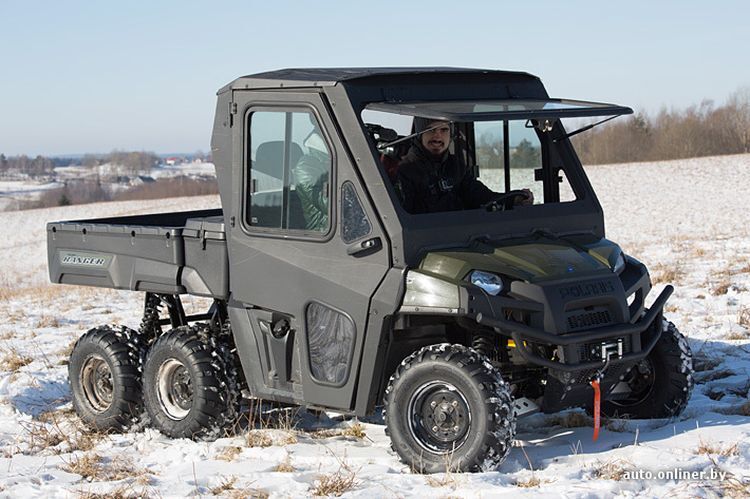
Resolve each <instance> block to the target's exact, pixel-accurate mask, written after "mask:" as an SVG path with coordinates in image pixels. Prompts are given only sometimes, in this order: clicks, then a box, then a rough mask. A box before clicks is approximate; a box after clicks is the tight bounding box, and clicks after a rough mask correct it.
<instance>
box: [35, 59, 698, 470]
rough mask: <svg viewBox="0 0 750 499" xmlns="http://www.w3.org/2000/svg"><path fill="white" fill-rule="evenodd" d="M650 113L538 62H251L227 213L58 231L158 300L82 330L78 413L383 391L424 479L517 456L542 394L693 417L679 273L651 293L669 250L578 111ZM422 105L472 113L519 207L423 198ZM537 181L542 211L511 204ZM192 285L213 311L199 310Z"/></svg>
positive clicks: (198, 423) (223, 114) (61, 240)
mask: <svg viewBox="0 0 750 499" xmlns="http://www.w3.org/2000/svg"><path fill="white" fill-rule="evenodd" d="M628 113H632V110H631V109H629V108H626V107H621V106H615V105H611V104H603V103H593V102H584V101H574V100H561V99H552V98H549V97H548V95H547V92H546V91H545V89H544V87H543V85H542V83H541V81H540V80H539V79H538V78H537V77H535V76H532V75H530V74H526V73H519V72H506V71H486V70H471V69H453V68H421V69H405V68H387V69H290V70H282V71H276V72H270V73H263V74H256V75H252V76H246V77H242V78H238V79H237V80H235V81H233V82H232V83H230V84H229V85H227V86H225V87H224V88H222V89H221V90H219V92H218V104H217V107H216V119H215V123H214V129H213V137H212V155H213V161H214V163H215V165H216V174H217V177H218V182H219V189H220V197H221V204H222V208H221V209H215V210H209V211H191V212H181V213H169V214H154V215H146V216H132V217H119V218H109V219H96V220H82V221H62V222H53V223H49V224H48V225H47V234H48V250H49V251H48V259H49V272H50V278H51V280H52V281H53V282H56V283H64V284H76V285H88V286H100V287H109V288H116V289H127V290H133V291H142V292H144V293H145V300H144V301H145V307H144V313H143V318H142V320H141V323H140V326H139V327H138V328H137V329H131V328H128V327H124V326H101V327H97V328H95V329H92V330H90V331H89V332H87V333H86V334H85V335H83V336H82V337H81V338H80V339H79V340H78V342H77V344H76V346H75V348H74V350H73V352H72V354H71V359H70V364H69V374H70V384H71V389H72V392H73V405H74V407H75V410H76V411H77V413H78V414H79V415H80V417H81V418H82V419H83V420H84V421H86V422H87V423H88V424H91V425H93V426H96V427H97V428H99V429H115V430H119V429H123V428H126V427H127V426H128V425H130V424H131V423H132V422H134V421H135V420H137V419H138V418H141V417H146V416H144V409H145V413H147V417H148V420H149V421H150V424H151V425H153V426H154V427H155V428H157V429H159V430H160V431H162V432H163V433H165V434H166V435H170V436H173V437H188V438H215V437H217V436H221V435H222V432H223V431H224V430H225V429H226V428H227V427H228V426H230V425H232V424H233V422H234V421H235V420H236V418H237V416H238V414H239V407H240V401H241V399H242V394H243V393H244V394H245V395H247V396H250V397H257V398H261V399H264V400H269V401H276V402H280V403H290V404H299V405H304V406H309V407H315V408H321V409H329V410H335V411H339V412H342V413H348V414H353V415H357V416H365V415H367V414H370V413H372V412H373V411H374V410H375V408H376V406H380V405H382V406H383V409H384V410H383V413H384V419H385V425H386V432H387V433H388V435H390V438H391V439H392V443H393V448H394V450H395V451H396V453H397V454H398V455H399V456H400V458H401V459H402V460H403V461H404V462H405V463H407V464H408V465H410V466H411V467H413V468H414V469H416V470H420V471H424V472H435V471H439V470H444V469H445V468H446V466H448V465H450V466H451V467H452V468H457V469H461V470H487V469H492V468H495V467H497V465H498V464H499V463H500V462H501V461H502V460H503V459H504V458H505V456H506V455H507V454H508V452H509V450H510V447H511V442H512V440H513V437H514V434H515V422H516V418H517V417H520V416H522V415H524V414H527V413H530V412H534V411H538V410H542V411H544V412H553V411H558V410H561V409H563V408H567V407H576V406H580V407H584V408H587V409H588V410H589V411H592V412H597V411H598V410H599V409H601V412H602V413H603V414H605V415H610V416H616V415H622V416H625V415H627V416H630V417H635V418H666V417H672V416H675V415H677V414H679V413H680V412H681V411H682V410H683V409H684V408H685V406H686V404H687V401H688V398H689V396H690V392H691V388H692V379H691V372H692V360H691V352H690V349H689V347H688V344H687V342H686V340H685V339H684V338H683V336H682V335H681V334H680V333H679V332H678V331H677V329H676V328H675V326H674V325H672V324H671V323H669V322H668V321H666V320H665V319H664V318H663V316H662V309H663V307H664V304H665V302H666V300H667V298H668V297H669V295H670V294H671V293H672V287H671V286H666V287H665V288H664V289H663V291H661V293H660V294H659V295H658V296H657V297H656V298H653V299H649V303H650V306H649V307H646V305H647V295H648V294H649V291H650V289H651V283H650V279H649V275H648V272H647V270H646V267H645V266H644V265H643V264H641V263H640V262H639V261H637V260H636V259H634V258H632V257H630V256H628V255H625V254H624V253H623V252H622V250H621V249H620V248H619V247H618V246H617V245H616V244H615V243H613V242H611V241H608V240H607V239H606V238H605V230H604V216H603V213H602V209H601V206H600V204H599V202H598V201H597V198H596V195H595V193H594V191H593V190H592V187H591V185H590V184H589V182H588V180H587V178H586V175H585V173H584V170H583V168H582V167H581V164H580V162H579V160H578V158H577V156H576V154H575V151H574V149H573V147H572V145H571V142H570V140H569V137H570V136H571V135H572V134H573V133H576V132H577V131H578V130H576V131H574V132H569V131H566V129H565V127H564V126H563V122H562V121H563V120H565V119H566V118H577V119H580V118H588V119H589V120H590V119H591V118H590V117H602V116H616V115H621V114H628ZM414 117H421V118H426V119H427V120H433V121H435V120H439V121H445V122H450V123H451V131H452V134H453V135H452V140H451V146H450V147H451V150H450V153H451V154H453V155H455V156H456V157H457V158H458V160H460V161H461V164H462V165H463V167H464V168H466V169H468V171H469V172H470V175H472V177H474V178H477V179H479V180H480V181H481V182H482V183H484V184H485V185H486V186H487V187H489V188H490V189H492V190H493V191H495V192H497V193H498V198H497V200H496V201H493V202H491V203H487V204H486V205H483V206H481V207H479V208H476V209H464V210H452V211H443V212H432V213H421V214H412V213H409V212H408V211H407V210H405V209H404V208H403V207H402V199H401V197H400V190H399V189H398V188H396V185H398V178H399V172H398V168H399V162H400V160H401V158H402V157H403V156H404V155H405V154H406V151H407V150H408V148H409V146H410V144H413V141H416V140H419V134H418V132H417V130H416V129H415V128H414V124H413V122H414ZM566 124H568V122H566ZM415 132H417V133H415ZM394 179H396V181H395V182H394ZM446 188H448V189H449V188H450V186H448V187H446ZM520 189H528V190H531V191H532V192H533V193H534V202H533V204H531V203H525V204H518V205H515V206H514V205H513V203H508V202H506V201H507V200H508V199H510V198H511V197H513V196H516V195H518V194H519V193H522V192H524V191H520ZM184 294H190V295H198V296H203V297H210V298H212V299H213V305H212V306H211V307H210V309H209V310H208V311H207V312H206V313H203V314H199V315H193V316H191V315H187V314H186V313H185V311H184V309H183V306H182V303H181V301H180V296H181V295H184ZM595 392H596V393H600V394H601V401H602V402H601V406H599V404H598V403H595V395H594V394H595Z"/></svg>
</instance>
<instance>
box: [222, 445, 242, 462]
mask: <svg viewBox="0 0 750 499" xmlns="http://www.w3.org/2000/svg"><path fill="white" fill-rule="evenodd" d="M240 453H242V447H237V446H236V445H230V446H227V447H224V448H223V449H222V451H221V452H219V454H218V455H217V456H216V459H220V460H222V461H234V460H235V459H237V456H239V455H240Z"/></svg>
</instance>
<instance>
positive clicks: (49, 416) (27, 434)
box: [20, 409, 107, 454]
mask: <svg viewBox="0 0 750 499" xmlns="http://www.w3.org/2000/svg"><path fill="white" fill-rule="evenodd" d="M21 426H22V428H23V430H24V432H23V433H22V436H21V438H20V443H23V444H26V449H25V450H24V453H25V454H39V453H48V452H51V453H54V454H60V453H62V452H73V451H90V450H91V449H93V448H94V447H96V445H97V444H98V443H99V442H101V441H102V440H104V439H105V438H107V435H106V434H105V433H102V432H99V431H95V430H90V429H88V428H86V427H83V426H82V425H81V422H80V421H79V420H78V419H77V416H75V415H74V413H73V411H72V410H71V409H65V410H59V411H47V412H43V413H41V414H39V416H37V420H36V421H31V422H28V423H21ZM63 444H64V445H63Z"/></svg>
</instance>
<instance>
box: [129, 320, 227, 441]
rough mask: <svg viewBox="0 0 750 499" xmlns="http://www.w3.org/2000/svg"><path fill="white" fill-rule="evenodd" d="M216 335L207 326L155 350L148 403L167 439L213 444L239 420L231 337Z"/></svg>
mask: <svg viewBox="0 0 750 499" xmlns="http://www.w3.org/2000/svg"><path fill="white" fill-rule="evenodd" d="M211 333H212V331H211V330H210V329H209V328H208V327H207V326H194V327H180V328H176V329H174V330H172V331H170V332H168V333H165V334H163V335H162V336H160V337H159V338H158V339H157V340H156V342H155V343H154V344H153V345H152V346H151V348H150V349H149V352H148V356H147V357H146V361H145V363H144V367H143V382H144V394H143V395H144V403H145V406H146V411H147V412H148V415H149V416H150V418H151V423H152V425H153V426H154V427H155V428H157V429H159V430H160V431H161V432H162V433H164V434H165V435H168V436H170V437H175V438H183V437H184V438H195V439H205V440H213V439H216V438H218V437H221V436H223V435H224V433H225V432H226V430H227V429H228V428H229V427H230V426H231V425H233V424H234V423H235V421H236V418H237V416H238V412H239V401H238V389H237V383H236V369H235V368H234V362H233V358H232V352H231V351H230V348H229V345H228V344H227V341H226V338H225V337H219V335H217V334H213V335H212V334H211ZM213 333H215V332H213Z"/></svg>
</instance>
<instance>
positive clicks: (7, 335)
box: [0, 329, 16, 341]
mask: <svg viewBox="0 0 750 499" xmlns="http://www.w3.org/2000/svg"><path fill="white" fill-rule="evenodd" d="M15 336H16V331H15V330H14V329H9V330H7V331H5V332H3V333H0V341H8V340H10V339H13V338H14V337H15Z"/></svg>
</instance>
